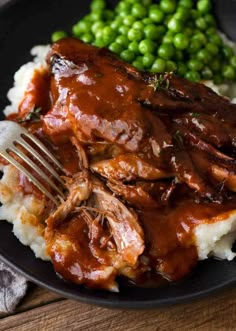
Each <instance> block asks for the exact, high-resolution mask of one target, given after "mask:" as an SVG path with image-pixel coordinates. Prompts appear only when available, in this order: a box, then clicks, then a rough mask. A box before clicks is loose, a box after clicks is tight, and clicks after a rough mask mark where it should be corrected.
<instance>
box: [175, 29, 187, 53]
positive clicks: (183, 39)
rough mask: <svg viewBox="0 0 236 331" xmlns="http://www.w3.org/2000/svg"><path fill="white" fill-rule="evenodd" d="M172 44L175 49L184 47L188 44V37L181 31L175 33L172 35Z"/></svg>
mask: <svg viewBox="0 0 236 331" xmlns="http://www.w3.org/2000/svg"><path fill="white" fill-rule="evenodd" d="M173 42H174V46H175V47H176V48H177V49H181V50H183V49H186V48H187V47H188V45H189V38H188V37H187V36H186V35H185V34H183V33H177V34H176V35H175V36H174V40H173Z"/></svg>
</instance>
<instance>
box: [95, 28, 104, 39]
mask: <svg viewBox="0 0 236 331" xmlns="http://www.w3.org/2000/svg"><path fill="white" fill-rule="evenodd" d="M102 38H103V32H102V29H98V30H97V31H96V33H95V39H101V40H102Z"/></svg>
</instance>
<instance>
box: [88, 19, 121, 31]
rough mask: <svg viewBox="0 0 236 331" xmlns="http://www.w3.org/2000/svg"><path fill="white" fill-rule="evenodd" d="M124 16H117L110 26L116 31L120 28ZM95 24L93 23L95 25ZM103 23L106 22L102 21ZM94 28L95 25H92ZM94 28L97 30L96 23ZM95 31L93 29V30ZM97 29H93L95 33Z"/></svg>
mask: <svg viewBox="0 0 236 331" xmlns="http://www.w3.org/2000/svg"><path fill="white" fill-rule="evenodd" d="M122 21H123V20H122V17H117V18H116V19H115V20H114V21H113V22H111V25H110V27H111V28H112V29H113V30H114V31H118V29H119V28H120V26H121V24H122ZM96 23H98V22H95V23H94V24H96ZM94 24H93V25H94ZM102 24H103V25H104V23H103V22H102ZM92 29H93V26H92ZM94 30H95V31H96V25H95V27H94ZM92 31H93V30H92ZM95 31H93V33H95Z"/></svg>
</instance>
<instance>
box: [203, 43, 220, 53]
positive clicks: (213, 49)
mask: <svg viewBox="0 0 236 331" xmlns="http://www.w3.org/2000/svg"><path fill="white" fill-rule="evenodd" d="M206 49H207V50H208V52H209V53H210V54H212V55H217V54H218V53H219V48H218V47H217V45H215V44H213V43H208V44H207V45H206Z"/></svg>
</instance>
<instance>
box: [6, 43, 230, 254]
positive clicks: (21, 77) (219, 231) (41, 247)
mask: <svg viewBox="0 0 236 331" xmlns="http://www.w3.org/2000/svg"><path fill="white" fill-rule="evenodd" d="M48 50H49V46H36V47H34V48H33V49H32V51H31V54H32V55H33V56H34V60H33V61H32V62H29V63H27V64H25V65H23V66H22V67H21V68H20V69H19V70H18V71H17V72H16V73H15V76H14V86H13V88H11V89H10V90H9V92H8V99H9V101H10V103H11V104H10V105H9V106H7V107H6V108H5V110H4V114H5V115H6V116H8V115H9V114H12V113H15V112H17V109H18V104H19V103H20V101H21V100H22V98H23V95H24V91H25V90H26V88H27V85H28V83H29V81H30V79H31V77H32V76H33V73H34V70H36V69H40V68H42V69H43V68H44V67H45V65H46V64H45V60H44V59H45V55H46V53H47V52H48ZM205 84H206V85H208V86H209V87H211V88H212V89H213V90H215V91H216V92H217V93H219V94H222V95H226V96H227V97H230V98H231V99H232V101H233V102H235V103H236V84H231V85H227V84H223V85H221V86H216V85H214V84H213V82H210V81H208V82H205ZM233 97H235V98H233ZM2 172H3V177H2V179H1V181H0V201H1V202H2V206H1V207H0V219H1V220H7V221H8V222H10V223H12V224H13V232H14V234H15V235H16V237H17V238H18V239H19V240H20V241H21V243H22V244H24V245H27V246H30V248H31V249H32V250H33V252H34V253H35V256H36V257H38V258H41V259H44V260H47V259H49V258H48V256H47V254H46V244H45V241H44V237H43V234H44V220H43V219H42V216H41V215H42V210H43V209H44V207H45V202H44V201H41V200H38V199H37V198H36V197H35V196H33V195H26V196H24V195H23V194H22V192H20V191H16V190H15V187H17V180H18V171H17V170H16V169H15V168H14V167H13V166H11V165H8V166H2ZM12 188H14V190H13V189H12ZM194 236H195V242H196V246H197V251H198V257H199V260H204V259H206V258H208V257H209V256H215V257H217V258H220V259H228V260H232V259H233V258H234V257H235V255H236V254H235V253H234V252H232V250H231V248H232V244H233V242H234V241H235V239H236V210H232V211H231V212H230V213H227V214H226V213H225V214H221V215H218V216H217V217H216V218H215V219H209V220H206V223H205V224H201V225H198V226H196V227H195V230H194Z"/></svg>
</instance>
